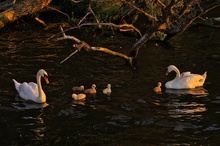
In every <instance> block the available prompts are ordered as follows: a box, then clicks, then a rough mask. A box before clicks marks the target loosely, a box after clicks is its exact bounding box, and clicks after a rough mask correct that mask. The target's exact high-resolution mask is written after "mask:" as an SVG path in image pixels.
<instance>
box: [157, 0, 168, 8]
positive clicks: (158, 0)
mask: <svg viewBox="0 0 220 146" xmlns="http://www.w3.org/2000/svg"><path fill="white" fill-rule="evenodd" d="M157 2H158V3H159V4H160V5H161V6H163V7H164V8H166V5H164V3H162V2H161V1H160V0H157Z"/></svg>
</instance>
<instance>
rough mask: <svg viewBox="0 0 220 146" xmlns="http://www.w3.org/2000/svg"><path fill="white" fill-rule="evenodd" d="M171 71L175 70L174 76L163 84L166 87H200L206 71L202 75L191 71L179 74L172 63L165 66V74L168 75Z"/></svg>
mask: <svg viewBox="0 0 220 146" xmlns="http://www.w3.org/2000/svg"><path fill="white" fill-rule="evenodd" d="M171 71H175V72H176V77H175V78H174V79H173V80H172V81H169V82H167V83H166V84H165V87H166V88H168V89H192V88H196V87H200V86H203V84H204V82H205V79H206V76H207V72H205V73H204V74H203V75H199V74H192V73H191V72H183V73H182V74H180V71H179V70H178V68H177V67H175V66H174V65H170V66H168V67H167V72H166V75H168V74H169V73H170V72H171Z"/></svg>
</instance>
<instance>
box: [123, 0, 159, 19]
mask: <svg viewBox="0 0 220 146" xmlns="http://www.w3.org/2000/svg"><path fill="white" fill-rule="evenodd" d="M122 2H124V3H126V4H128V5H129V6H131V7H133V8H134V9H136V10H138V11H140V12H141V13H143V14H144V15H146V16H147V17H148V18H150V19H152V20H155V21H158V19H157V18H156V17H154V16H153V15H150V14H148V13H146V12H145V11H143V10H141V9H140V8H138V7H136V6H135V5H133V4H131V3H130V2H127V1H126V0H122Z"/></svg>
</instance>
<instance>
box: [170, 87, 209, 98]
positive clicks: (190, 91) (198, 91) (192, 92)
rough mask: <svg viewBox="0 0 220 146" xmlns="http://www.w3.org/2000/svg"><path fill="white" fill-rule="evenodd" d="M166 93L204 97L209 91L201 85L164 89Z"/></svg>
mask: <svg viewBox="0 0 220 146" xmlns="http://www.w3.org/2000/svg"><path fill="white" fill-rule="evenodd" d="M166 93H170V94H176V95H179V96H181V95H186V94H190V95H194V96H196V97H206V96H207V95H208V94H209V93H208V90H206V89H204V88H203V87H198V88H194V89H179V90H178V89H166Z"/></svg>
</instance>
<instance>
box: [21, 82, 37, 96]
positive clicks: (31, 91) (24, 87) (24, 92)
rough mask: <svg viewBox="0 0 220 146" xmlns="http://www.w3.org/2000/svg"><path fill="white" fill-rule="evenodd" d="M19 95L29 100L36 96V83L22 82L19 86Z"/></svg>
mask: <svg viewBox="0 0 220 146" xmlns="http://www.w3.org/2000/svg"><path fill="white" fill-rule="evenodd" d="M19 95H20V97H21V98H23V99H25V100H30V99H31V98H34V97H37V96H38V90H37V84H35V83H29V84H28V83H26V82H24V83H22V84H21V85H20V88H19Z"/></svg>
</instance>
